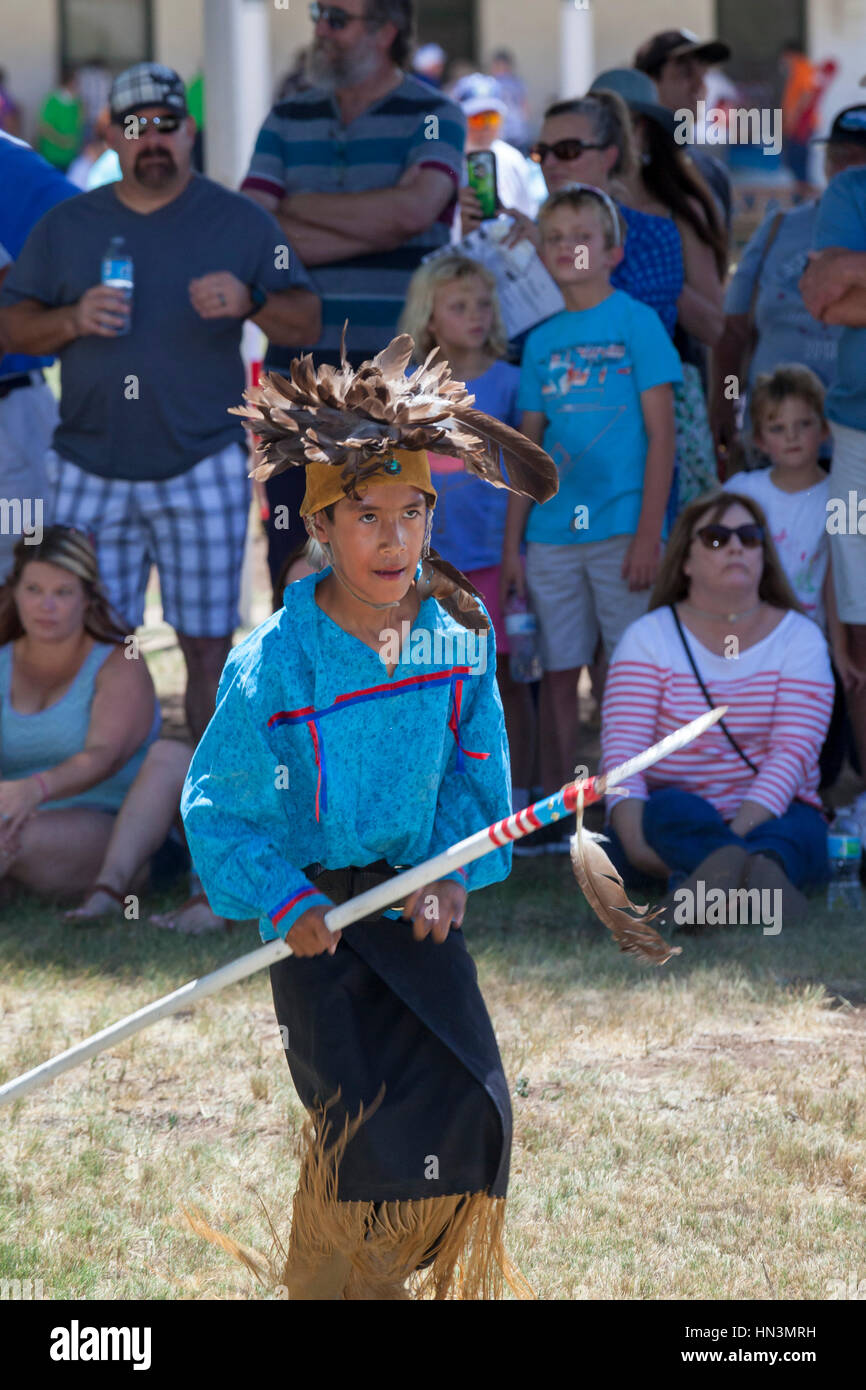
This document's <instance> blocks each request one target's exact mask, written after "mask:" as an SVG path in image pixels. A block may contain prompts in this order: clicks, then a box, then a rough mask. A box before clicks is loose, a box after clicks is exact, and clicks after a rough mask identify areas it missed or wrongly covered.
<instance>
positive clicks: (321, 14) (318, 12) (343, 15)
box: [310, 0, 367, 32]
mask: <svg viewBox="0 0 866 1390" xmlns="http://www.w3.org/2000/svg"><path fill="white" fill-rule="evenodd" d="M366 18H367V16H366V15H363V14H349V11H348V10H341V9H340V6H339V5H320V4H318V0H313V4H312V5H311V6H310V19H311V20H312V21H313V23H314V24H318V22H319V20H320V19H323V20H324V21H325V23H326V24H327V26H328V28H329V29H333V30H334V31H335V32H339V30H340V29H345V28H346V26H347V25H349V24H351V23H352V21H353V20H354V19H366Z"/></svg>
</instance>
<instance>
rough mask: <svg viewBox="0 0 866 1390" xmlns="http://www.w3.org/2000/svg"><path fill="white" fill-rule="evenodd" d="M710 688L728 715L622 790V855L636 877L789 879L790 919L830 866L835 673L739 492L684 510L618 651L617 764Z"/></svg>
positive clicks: (611, 726)
mask: <svg viewBox="0 0 866 1390" xmlns="http://www.w3.org/2000/svg"><path fill="white" fill-rule="evenodd" d="M698 677H700V680H699V679H698ZM701 682H702V683H703V686H704V687H705V690H706V694H705V693H704V690H702V687H701ZM707 697H709V701H708V698H707ZM708 702H711V703H712V704H713V705H727V706H728V714H727V715H726V717H725V720H724V724H725V728H724V729H723V728H722V727H721V725H720V724H716V725H715V726H714V728H712V729H710V730H708V732H707V733H705V734H704V735H703V736H702V737H701V738H700V739H698V740H696V741H695V742H694V743H692V744H690V745H689V746H688V747H687V748H684V749H682V750H681V751H680V752H679V753H676V754H673V755H672V756H671V757H669V758H666V759H665V760H664V762H662V763H659V764H658V765H657V766H656V767H654V768H652V769H651V770H650V771H649V772H647V773H646V774H645V775H642V776H637V777H634V778H632V779H631V780H630V781H628V782H625V783H623V784H622V785H621V786H619V787H617V788H616V790H615V791H614V792H612V793H611V794H610V796H609V798H608V816H609V822H610V828H609V833H610V835H611V840H612V851H613V854H612V857H613V858H614V860H615V861H617V862H618V865H619V867H620V868H621V869H622V871H623V873H624V874H625V875H626V876H627V877H628V878H630V879H631V881H632V883H634V882H635V880H636V879H638V878H640V877H641V876H643V877H644V878H647V877H648V878H650V879H655V880H658V879H664V880H665V881H667V883H668V887H669V888H670V889H675V888H678V887H681V886H684V887H687V888H691V889H692V890H694V888H695V885H696V884H697V883H698V881H699V880H702V881H703V883H704V885H705V889H706V887H708V886H710V885H712V886H718V887H722V888H723V889H731V888H740V887H745V888H759V889H764V888H768V889H777V888H778V889H780V890H782V892H783V903H784V911H785V915H786V917H787V919H788V920H789V921H792V920H794V919H795V918H796V917H797V916H798V915H802V912H803V910H804V906H805V903H804V900H803V898H802V894H801V893H800V892H799V890H800V889H802V888H804V887H807V886H809V885H811V884H816V883H820V882H821V881H822V880H824V879H825V878H826V876H827V853H826V825H825V821H824V818H823V814H822V811H821V801H820V798H819V796H818V779H819V774H818V755H819V753H820V750H821V745H822V743H823V740H824V737H825V734H826V732H827V726H828V723H829V719H830V710H831V707H832V704H833V678H832V675H831V670H830V661H829V657H828V654H827V646H826V643H825V641H824V637H823V635H822V633H821V631H820V629H819V628H818V626H817V625H816V624H815V623H813V622H811V621H810V619H808V618H807V617H805V616H804V614H803V612H802V610H801V609H800V606H799V604H798V603H797V600H796V598H795V597H794V594H793V592H792V590H791V588H790V586H789V584H788V581H787V579H786V578H785V575H784V572H783V570H782V567H781V565H780V562H779V558H778V556H777V554H776V550H775V547H774V545H773V542H772V539H771V537H770V535H769V532H768V530H767V526H766V520H765V517H764V514H763V512H762V510H761V508H760V506H759V505H758V504H757V503H756V502H754V501H753V500H752V499H751V498H749V497H745V496H739V495H738V494H736V493H732V492H729V493H726V494H724V495H719V494H707V495H706V496H704V497H702V498H698V499H696V501H694V502H693V503H691V505H690V506H688V507H686V509H685V510H684V511H683V512H682V514H681V515H680V517H679V518H678V520H677V522H676V525H675V527H674V530H673V533H672V535H671V538H670V541H669V543H668V547H667V552H666V554H665V558H664V560H663V562H662V566H661V569H660V571H659V575H658V579H657V580H656V585H655V589H654V591H653V595H652V599H651V601H650V608H649V611H648V612H647V614H646V615H645V616H644V617H643V618H639V619H638V621H637V622H635V623H632V625H631V626H630V627H629V628H628V629H627V630H626V632H625V633H624V635H623V637H622V639H621V641H620V643H619V645H618V646H617V648H616V651H615V652H614V655H613V658H612V661H611V666H610V672H609V675H608V680H607V686H606V689H605V697H604V705H603V710H602V754H603V768H605V769H606V768H610V767H613V766H614V765H615V764H617V763H620V762H622V761H624V760H625V759H626V758H629V757H631V756H632V755H633V754H635V753H637V752H639V751H640V750H641V749H643V748H646V747H647V746H648V745H649V744H651V743H654V742H656V740H657V739H661V738H663V737H664V736H665V735H666V734H669V733H671V732H672V731H673V730H674V729H676V728H678V727H679V726H680V725H682V724H686V723H687V722H688V721H689V720H690V719H694V718H695V717H696V716H697V715H699V714H701V713H702V712H703V711H704V710H705V709H706V708H707V704H708ZM725 730H727V732H726V731H725ZM683 880H685V883H683ZM704 891H705V890H704ZM677 900H678V901H682V899H681V898H679V897H678V899H677ZM674 920H675V921H676V918H674Z"/></svg>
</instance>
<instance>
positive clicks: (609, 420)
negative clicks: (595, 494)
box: [541, 343, 633, 486]
mask: <svg viewBox="0 0 866 1390" xmlns="http://www.w3.org/2000/svg"><path fill="white" fill-rule="evenodd" d="M611 373H615V374H616V375H617V376H619V377H626V378H629V377H631V374H632V369H631V363H630V362H629V361H627V360H626V345H625V343H576V344H574V345H573V346H571V347H565V348H560V349H557V350H555V351H553V352H551V354H550V357H549V359H548V362H547V372H546V376H547V379H546V380H545V381H543V382H542V386H541V395H542V398H543V400H544V402H545V405H554V403H555V408H556V409H557V410H559V411H574V412H580V411H589V410H591V411H592V412H593V414H594V415H595V417H596V419H595V420H593V422H592V424H593V428H592V430H591V431H589V432H588V431H587V430H586V429H585V428H584V429H581V431H580V434H581V443H582V447H580V448H577V449H565V448H564V447H563V445H562V444H561V443H559V442H557V443H556V444H555V445H553V447H552V449H551V457H552V458H553V460H554V462H555V463H556V466H557V468H558V469H559V471H560V486H561V483H562V478H563V477H567V476H568V474H569V473H570V472H571V470H572V469H573V468H575V467H576V466H577V464H579V463H580V461H581V459H582V458H583V457H584V455H585V454H587V453H589V452H591V450H592V449H594V448H595V446H596V445H597V444H598V442H599V440H600V439H602V437H603V436H604V435H605V434H607V432H608V430H610V429H612V428H613V427H614V425H615V424H616V423H617V421H618V420H619V419H620V418H621V417H622V416H623V415H624V414H625V412H626V410H627V409H628V407H629V405H630V404H632V403H633V392H632V390H631V389H629V391H628V398H627V399H622V398H620V399H619V400H617V398H616V397H617V394H618V393H616V385H617V383H613V382H611V383H610V384H609V383H608V378H609V376H610V374H611ZM623 384H624V383H623ZM611 387H613V391H611ZM629 388H631V383H630V382H629ZM611 395H613V396H614V399H613V402H611Z"/></svg>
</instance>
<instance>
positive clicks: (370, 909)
mask: <svg viewBox="0 0 866 1390" xmlns="http://www.w3.org/2000/svg"><path fill="white" fill-rule="evenodd" d="M726 710H727V706H725V705H722V706H720V707H718V708H716V709H712V710H708V711H707V713H706V714H702V715H701V716H700V718H698V719H693V720H692V722H691V723H690V724H685V725H684V726H683V728H681V729H677V730H676V732H675V733H673V734H669V735H668V737H667V738H663V739H662V740H661V742H659V743H655V744H653V746H652V748H648V749H647V750H646V752H645V753H639V754H638V755H637V757H634V758H629V759H628V761H627V762H624V763H621V764H620V766H619V767H616V768H613V769H612V770H611V771H610V772H608V773H603V774H602V775H601V776H599V777H590V778H587V779H585V780H581V781H577V782H569V783H568V784H567V785H566V786H564V787H563V788H562V790H561V791H559V792H557V793H556V795H555V796H548V797H544V798H543V799H542V800H541V801H536V802H535V803H534V804H533V805H532V806H527V807H526V808H525V810H523V811H515V812H514V813H513V814H512V815H510V816H506V817H505V819H504V820H499V821H496V822H495V823H494V824H493V825H489V826H487V827H486V829H484V830H479V831H477V833H476V834H474V835H470V836H469V837H468V839H465V840H461V841H459V843H458V844H456V845H452V846H451V848H450V849H446V850H444V851H443V853H442V854H436V855H434V856H433V858H432V859H427V860H426V861H425V862H424V863H423V864H418V865H416V866H415V867H414V868H412V869H406V870H405V871H404V872H403V873H400V874H397V875H396V876H395V877H394V878H389V879H387V880H386V882H384V883H380V884H377V885H376V886H375V887H374V888H370V889H368V890H367V891H366V892H364V893H359V894H358V896H357V897H355V898H351V899H350V900H349V901H348V902H345V903H341V904H339V906H337V907H332V908H330V909H329V910H328V912H326V913H325V926H326V927H327V928H328V930H329V931H332V932H336V931H340V930H342V928H343V927H348V926H350V925H351V923H352V922H357V921H359V920H360V919H361V918H362V917H369V916H372V915H373V913H375V912H378V911H381V910H383V909H384V908H386V907H391V906H393V904H395V903H398V902H403V901H405V899H406V898H408V897H409V895H410V894H412V893H414V892H416V891H417V890H418V889H419V888H424V887H426V886H427V885H428V884H430V883H435V882H436V880H437V879H440V878H442V877H443V876H444V875H445V874H449V873H453V872H454V870H455V869H459V868H461V867H462V866H463V865H464V864H471V863H472V861H473V860H475V859H480V858H481V857H482V855H485V854H490V853H491V852H492V851H493V850H496V849H501V848H502V847H503V846H504V845H507V844H508V843H509V842H511V841H514V840H520V839H522V838H523V836H524V835H531V834H532V832H533V831H534V830H540V829H541V827H542V826H544V825H550V824H551V823H552V822H554V821H558V820H561V819H562V817H563V816H567V815H570V814H574V813H575V812H577V811H578V810H582V808H583V807H585V806H590V805H592V804H593V802H596V801H600V800H601V798H602V797H603V796H604V795H605V794H606V793H607V792H608V791H609V790H610V788H611V787H615V786H616V785H617V784H618V783H620V782H625V781H626V780H627V779H628V778H629V777H634V776H635V775H636V774H637V773H639V772H643V771H644V770H645V769H646V768H648V767H652V765H653V764H654V763H657V762H660V761H661V759H662V758H666V757H667V756H668V754H670V753H674V752H676V751H677V750H678V749H679V748H683V747H685V745H686V744H687V743H691V742H692V741H693V740H694V739H696V738H699V737H700V735H701V734H702V733H704V732H705V731H706V730H707V729H709V728H710V726H711V725H713V724H715V723H716V722H717V721H718V720H719V719H721V718H723V716H724V714H725V713H726ZM576 838H577V840H578V841H579V840H580V817H578V835H577V837H576ZM608 862H609V861H608ZM610 867H611V869H612V866H610ZM578 878H579V881H580V882H581V887H583V888H584V891H585V892H586V891H587V887H586V884H585V883H584V882H583V880H582V879H581V876H580V875H578ZM587 896H588V898H589V900H590V902H591V904H592V906H593V907H594V908H595V910H596V911H597V912H598V911H599V907H598V904H597V902H596V901H595V900H594V897H593V895H591V894H590V893H589V892H587ZM624 901H625V902H626V903H627V902H628V900H627V899H624ZM629 906H632V905H631V904H629ZM635 910H636V911H637V912H639V913H640V912H646V909H645V908H643V909H635ZM599 915H602V914H601V913H599ZM602 920H605V921H607V920H608V918H607V917H606V916H602ZM608 924H609V925H610V923H609V922H608ZM643 930H644V932H647V930H648V929H647V928H644V929H643ZM652 935H655V933H652ZM656 939H657V940H659V941H660V938H656ZM661 944H662V945H664V943H661ZM624 949H631V948H630V947H629V946H625V947H624ZM291 954H292V949H291V947H290V946H289V944H288V942H286V941H283V940H282V939H281V940H278V941H269V942H267V944H266V945H264V946H260V947H259V948H258V949H257V950H255V951H250V952H248V954H247V955H245V956H240V957H239V958H238V959H237V960H234V961H230V962H229V964H228V965H224V966H222V967H221V968H220V969H219V970H214V971H212V972H211V974H209V975H203V976H202V977H201V979H199V980H190V981H189V982H188V983H187V984H185V985H181V987H180V989H176V990H175V991H174V992H173V993H172V994H166V995H165V996H164V997H163V998H162V999H157V1000H155V1002H154V1003H152V1004H146V1005H145V1007H144V1008H143V1009H138V1010H137V1012H136V1013H134V1014H129V1015H128V1016H127V1017H126V1018H122V1019H120V1021H119V1022H118V1023H113V1024H111V1025H110V1026H109V1027H108V1028H103V1029H102V1031H101V1032H99V1033H94V1034H93V1036H92V1037H90V1038H86V1039H85V1040H84V1042H81V1043H77V1044H76V1046H75V1047H70V1048H68V1049H67V1050H66V1052H60V1053H58V1055H57V1056H56V1057H52V1058H51V1059H50V1061H47V1062H42V1063H41V1064H40V1065H39V1066H38V1067H34V1068H33V1069H32V1070H31V1071H28V1072H25V1073H24V1074H23V1075H22V1076H18V1077H15V1078H14V1080H12V1081H7V1082H6V1084H5V1085H4V1086H0V1105H2V1104H5V1103H6V1102H8V1101H12V1100H18V1099H20V1097H21V1096H25V1095H27V1093H28V1092H29V1091H33V1090H35V1089H36V1087H37V1086H41V1085H43V1084H44V1083H45V1082H46V1081H52V1080H53V1079H54V1077H55V1076H59V1075H60V1074H61V1072H64V1071H69V1070H70V1068H72V1067H76V1066H78V1065H79V1063H81V1062H86V1061H88V1060H89V1058H91V1057H95V1056H97V1054H98V1053H100V1052H102V1051H104V1050H105V1048H107V1047H111V1046H113V1045H114V1044H115V1043H119V1042H122V1041H123V1039H124V1038H129V1037H131V1036H132V1035H133V1034H134V1033H138V1032H141V1030H142V1029H144V1028H148V1027H150V1025H151V1024H152V1023H156V1022H157V1021H158V1020H159V1019H161V1018H167V1017H169V1015H171V1014H174V1013H177V1012H178V1011H179V1010H180V1009H185V1008H188V1006H189V1005H190V1004H193V1003H195V1002H196V1001H197V1000H199V999H204V998H206V997H207V996H208V995H210V994H216V993H218V992H219V990H221V989H225V987H226V986H227V985H232V984H234V983H235V982H236V981H237V980H243V979H246V977H247V976H248V975H254V974H255V973H256V971H258V970H264V969H265V967H266V966H270V965H273V964H275V963H276V961H278V960H282V959H283V957H284V956H290V955H291ZM671 954H674V952H672V951H671V950H670V948H667V947H665V953H664V954H660V955H659V956H658V961H659V962H661V961H663V960H665V959H667V958H668V957H669V956H670V955H671Z"/></svg>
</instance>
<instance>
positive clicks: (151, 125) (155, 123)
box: [123, 114, 183, 140]
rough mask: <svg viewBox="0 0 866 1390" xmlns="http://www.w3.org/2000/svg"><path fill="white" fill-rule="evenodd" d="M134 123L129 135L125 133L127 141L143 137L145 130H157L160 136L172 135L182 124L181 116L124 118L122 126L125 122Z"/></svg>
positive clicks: (133, 116)
mask: <svg viewBox="0 0 866 1390" xmlns="http://www.w3.org/2000/svg"><path fill="white" fill-rule="evenodd" d="M130 120H131V121H134V122H135V124H134V125H133V126H132V127H131V133H130V132H126V135H127V139H132V140H137V139H138V137H139V135H144V133H145V131H147V130H158V131H159V133H160V135H173V134H174V132H175V131H176V130H179V129H180V127H181V125H182V124H183V117H182V116H136V115H135V114H133V115H132V116H126V117H125V118H124V121H123V124H124V125H125V124H126V122H127V121H130Z"/></svg>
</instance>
